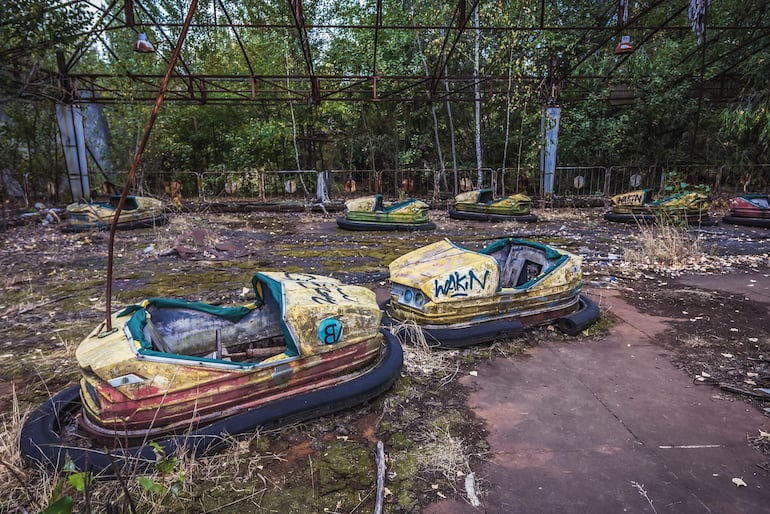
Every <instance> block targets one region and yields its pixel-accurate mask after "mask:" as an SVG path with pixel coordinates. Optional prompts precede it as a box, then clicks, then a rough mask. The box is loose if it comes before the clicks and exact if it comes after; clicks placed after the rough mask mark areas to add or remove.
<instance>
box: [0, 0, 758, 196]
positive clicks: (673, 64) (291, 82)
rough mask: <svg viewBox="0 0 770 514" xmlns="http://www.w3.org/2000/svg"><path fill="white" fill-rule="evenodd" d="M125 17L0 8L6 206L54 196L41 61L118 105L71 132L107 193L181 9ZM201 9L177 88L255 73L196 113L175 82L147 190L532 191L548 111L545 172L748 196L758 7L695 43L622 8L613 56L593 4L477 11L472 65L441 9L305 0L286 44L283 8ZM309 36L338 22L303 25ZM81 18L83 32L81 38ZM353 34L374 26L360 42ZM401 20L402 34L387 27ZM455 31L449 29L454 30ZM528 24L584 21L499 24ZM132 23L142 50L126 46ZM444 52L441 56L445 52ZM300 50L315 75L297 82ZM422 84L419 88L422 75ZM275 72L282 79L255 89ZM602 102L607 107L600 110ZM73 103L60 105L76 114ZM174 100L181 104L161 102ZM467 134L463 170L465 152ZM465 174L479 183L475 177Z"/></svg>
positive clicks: (450, 13) (48, 88) (54, 91)
mask: <svg viewBox="0 0 770 514" xmlns="http://www.w3.org/2000/svg"><path fill="white" fill-rule="evenodd" d="M127 5H130V4H127ZM133 5H134V10H133V11H134V12H133V16H134V17H135V20H132V21H131V23H129V20H128V16H129V14H130V13H131V10H130V9H122V8H121V6H122V4H119V5H115V6H111V7H112V8H113V10H112V11H110V12H108V13H105V14H104V15H103V16H102V14H101V13H100V14H99V16H101V18H99V19H96V18H92V16H93V15H94V8H93V7H92V6H91V5H89V2H85V1H81V0H76V1H74V2H64V3H59V4H56V5H52V4H51V3H50V2H47V1H44V0H12V1H8V2H4V3H3V4H2V5H1V6H0V19H2V20H8V22H7V23H2V24H0V40H2V41H3V46H2V48H1V49H0V56H1V57H2V59H0V63H1V64H0V78H2V80H0V105H2V110H1V111H0V133H1V135H2V137H0V157H1V158H2V162H3V163H4V167H5V168H6V169H5V170H4V171H3V173H4V174H5V175H7V176H5V177H4V179H3V180H4V182H5V184H4V186H5V191H6V192H7V193H8V194H10V195H11V196H14V197H23V196H24V195H25V194H26V192H25V191H24V190H23V189H24V188H25V187H27V188H28V189H29V195H31V197H32V198H31V199H32V200H33V201H34V200H35V199H45V200H50V201H62V200H66V199H67V196H68V195H67V188H66V185H64V184H62V180H63V179H64V178H65V163H64V159H63V156H62V151H61V149H60V148H59V145H58V143H57V138H58V127H57V125H56V122H55V115H54V110H53V102H52V99H57V100H62V99H66V98H67V95H68V94H69V93H70V90H69V89H67V87H66V84H67V82H66V80H61V81H59V80H58V79H57V80H55V81H54V80H49V77H51V76H52V77H56V76H57V75H56V73H58V72H60V71H61V70H59V64H60V63H64V65H65V66H66V72H67V73H69V74H75V75H77V74H104V76H105V77H108V78H105V79H103V80H104V81H103V82H100V83H99V85H100V86H103V87H104V89H103V90H101V93H100V94H102V95H108V94H115V92H119V95H118V97H117V99H116V101H113V102H108V103H107V104H105V105H104V106H103V107H102V108H99V109H93V110H89V111H88V112H87V114H86V118H87V119H88V120H89V123H92V124H93V125H98V129H97V130H91V129H94V128H95V127H94V126H89V135H88V137H89V139H90V141H89V143H90V147H89V150H90V151H91V152H92V153H93V159H92V160H91V162H90V163H89V169H91V170H93V173H92V176H91V181H92V185H93V186H94V187H98V186H99V185H100V184H101V183H102V182H103V181H104V180H106V179H107V178H109V179H110V180H112V181H113V182H116V183H121V182H122V181H123V180H124V177H125V172H126V171H127V170H128V169H129V167H130V164H131V162H132V160H133V157H134V152H135V149H136V144H137V140H138V139H139V137H140V135H141V133H142V131H143V127H144V125H145V122H146V120H147V117H148V114H149V111H150V104H151V101H152V100H154V98H153V97H152V95H149V98H148V95H147V93H146V92H145V93H140V91H141V90H142V84H139V83H138V82H137V81H135V80H132V77H137V76H143V75H150V76H152V75H155V76H160V75H162V73H163V71H164V67H165V63H166V62H167V56H168V54H169V53H170V50H171V45H172V44H173V42H174V38H175V33H174V31H175V30H176V29H169V28H168V26H165V25H164V24H166V23H171V24H176V25H175V26H178V24H179V23H180V22H181V20H182V19H183V18H184V14H185V7H186V5H185V4H184V3H174V2H168V1H161V0H145V1H142V2H136V3H134V4H133ZM206 5H209V6H211V5H213V4H206ZM216 5H217V6H216V7H210V8H203V7H200V8H199V10H198V12H196V18H195V21H196V23H195V25H194V27H193V28H192V30H191V31H190V34H189V35H188V37H187V39H186V41H185V46H184V48H183V51H182V58H183V61H184V63H183V64H180V66H181V67H182V68H184V70H183V71H182V72H181V75H189V74H190V73H193V74H201V75H207V74H208V75H211V76H216V75H227V76H231V77H234V78H237V77H255V76H256V77H271V79H270V80H267V79H266V80H260V79H256V80H255V81H254V82H253V83H252V84H251V85H250V91H248V92H245V93H244V92H243V91H241V92H240V94H241V95H242V96H241V99H242V101H241V102H240V103H238V104H229V105H228V104H223V103H221V102H218V101H215V100H217V98H216V95H215V94H214V93H212V92H210V91H209V90H208V88H211V87H213V84H206V83H205V82H204V80H203V79H202V78H201V79H198V78H191V79H190V82H189V84H187V83H186V84H183V85H181V84H175V85H174V87H175V93H174V94H172V95H169V97H170V100H169V101H168V102H167V103H166V104H165V105H164V106H163V112H162V114H161V118H160V121H159V123H158V124H157V125H156V127H155V129H154V132H153V134H152V137H151V140H150V142H149V145H148V147H147V151H146V154H145V155H144V159H143V167H142V170H140V180H139V182H140V183H142V184H143V185H144V186H145V187H146V188H147V190H148V192H151V193H154V194H158V195H160V194H161V191H162V183H163V182H164V181H169V180H174V181H178V182H180V183H181V184H182V190H183V192H184V194H185V196H193V195H194V194H195V193H196V192H197V191H200V192H201V193H203V194H207V195H218V194H222V193H223V192H224V191H225V190H228V189H230V190H232V188H233V186H234V185H236V184H234V183H231V182H230V181H228V179H227V174H226V173H225V172H226V171H228V170H230V171H241V172H243V173H242V176H241V177H239V178H238V181H239V182H240V183H239V184H237V185H239V186H240V188H241V192H242V193H244V194H249V195H251V196H254V195H255V193H256V191H257V190H258V187H257V184H256V182H255V181H256V179H255V176H256V175H255V172H256V171H257V170H273V171H274V170H291V169H297V168H300V169H308V170H330V169H333V170H345V172H346V173H348V174H349V176H350V177H351V178H358V179H360V183H362V182H363V176H356V172H367V173H368V172H372V175H371V177H369V178H368V179H367V180H375V181H380V180H384V182H383V183H385V184H387V183H388V181H390V184H391V185H392V184H396V183H400V180H401V174H402V173H403V171H404V170H410V171H409V173H411V175H410V176H413V177H414V178H415V181H416V182H417V183H419V184H420V185H421V187H423V188H424V189H426V190H427V189H432V188H433V176H432V174H433V170H438V171H439V173H440V174H441V176H440V177H437V178H438V179H439V180H437V182H438V184H439V185H441V186H442V189H444V190H446V189H451V188H446V187H445V186H444V184H446V183H447V179H448V177H449V181H450V182H451V176H449V174H448V173H445V172H446V171H447V170H449V171H452V170H455V169H460V170H461V171H462V170H465V171H468V172H469V173H470V171H469V170H475V169H476V167H477V165H480V166H482V167H483V168H484V169H490V170H491V169H495V170H499V169H502V170H507V173H506V175H505V178H503V177H502V176H499V177H497V179H498V180H506V181H507V184H506V190H507V191H511V190H517V189H530V190H533V191H536V190H537V176H536V171H535V170H536V169H537V168H538V163H539V152H540V149H541V146H542V145H541V143H542V136H541V133H540V124H541V114H542V108H543V106H545V105H547V104H548V103H549V102H550V103H553V102H558V103H559V105H561V106H562V113H563V114H562V122H561V127H560V136H559V150H558V157H559V164H561V165H576V166H595V165H602V166H611V165H615V166H617V165H621V166H627V167H633V168H636V169H639V170H644V169H648V168H650V167H657V168H676V167H677V165H679V164H690V165H694V166H695V167H693V168H690V169H692V170H693V171H694V172H695V173H694V174H695V175H697V177H694V178H696V180H697V181H698V182H700V181H703V180H705V179H707V178H708V179H714V176H715V175H717V174H721V177H720V180H721V183H722V184H725V183H729V184H732V185H734V186H737V185H739V184H744V185H745V186H746V187H747V188H749V189H750V190H759V189H761V188H762V187H764V186H765V185H766V184H767V177H766V173H763V172H762V168H761V166H762V165H763V164H764V163H766V162H767V161H768V151H769V149H768V141H770V131H769V130H768V122H767V107H768V98H770V86H769V85H768V82H767V80H766V76H765V74H764V71H763V70H765V68H766V65H765V63H766V62H767V60H768V57H769V56H770V50H768V48H767V47H766V46H763V45H762V44H761V41H760V40H759V39H756V35H755V34H754V33H753V32H752V31H751V30H748V29H746V28H745V27H763V26H767V25H768V16H770V14H769V13H768V12H767V10H766V9H758V8H756V2H751V1H744V0H724V1H720V2H711V3H710V5H709V9H708V25H710V26H711V25H713V26H718V27H720V29H719V30H718V31H716V30H715V31H708V32H707V42H706V44H704V45H700V46H699V45H698V42H697V36H696V35H695V34H694V33H693V32H692V31H689V30H679V29H680V28H681V27H687V26H690V20H688V18H687V10H686V9H681V6H679V5H678V4H674V3H670V2H662V3H657V4H655V5H654V6H649V9H647V8H645V9H644V10H641V11H640V12H636V13H632V17H633V16H635V15H639V16H640V18H639V20H638V21H635V22H634V23H639V24H640V25H643V26H645V27H649V28H650V29H649V30H653V28H654V32H653V33H652V34H649V35H647V36H644V37H642V34H643V32H640V33H639V34H634V36H639V37H634V41H633V43H634V45H635V51H634V52H633V53H632V54H629V55H622V56H619V55H616V54H615V53H614V48H615V45H616V44H617V38H618V37H619V35H618V34H615V33H614V32H615V27H616V26H617V9H616V7H617V6H616V5H614V4H613V3H612V2H607V1H605V2H583V3H581V4H579V5H571V4H569V3H563V2H562V3H560V4H558V5H556V4H553V5H550V4H543V3H538V2H531V1H528V0H517V1H510V2H495V3H483V2H482V3H480V4H479V12H478V15H479V23H480V25H481V26H482V27H484V30H483V31H482V35H481V36H480V38H479V45H480V52H479V53H480V55H481V56H482V57H481V62H475V60H474V58H473V57H472V56H473V54H474V51H473V46H474V44H475V32H474V30H473V26H474V22H473V21H472V19H471V15H472V14H475V13H472V12H467V13H466V12H464V11H463V12H462V13H461V12H460V11H458V10H457V9H459V8H458V4H457V3H453V2H438V3H436V2H415V1H411V2H410V1H407V2H394V3H389V4H386V5H384V6H382V9H381V11H379V12H378V11H377V10H376V5H375V4H372V3H367V2H358V1H352V0H348V1H340V2H313V3H312V5H306V6H305V9H304V11H303V12H302V19H303V21H304V22H305V23H306V27H308V29H307V35H306V36H307V39H306V40H304V41H302V42H300V41H298V39H297V36H296V31H295V30H291V23H289V24H288V25H286V20H292V19H293V18H292V14H291V13H290V12H289V11H288V10H287V9H288V8H289V5H284V4H275V5H266V4H265V3H264V2H255V1H247V2H232V1H229V0H226V1H222V2H217V3H216ZM459 5H462V6H465V4H464V3H463V4H459ZM468 8H469V9H470V7H468ZM634 8H636V7H635V6H634V7H632V10H633V9H634ZM639 9H641V7H639ZM376 20H380V21H379V22H377V21H376ZM460 21H462V23H460ZM156 22H157V23H156ZM102 23H107V24H108V25H109V27H107V30H104V28H105V27H103V26H102V25H101V24H102ZM228 24H232V25H235V26H237V28H236V29H234V28H233V27H232V26H228ZM329 24H332V25H337V26H339V27H347V28H344V29H343V28H338V29H320V28H313V27H318V26H322V25H329ZM91 25H93V26H94V33H95V32H97V31H98V32H99V33H100V34H102V37H101V39H99V38H97V37H95V36H94V34H83V30H82V28H83V27H90V26H91ZM361 25H363V26H366V27H371V26H376V25H379V26H380V30H379V35H380V37H376V36H375V34H377V33H376V32H373V31H372V30H371V29H369V28H367V29H363V28H361ZM382 25H384V26H386V27H388V28H382ZM413 25H414V26H417V27H419V28H418V29H415V30H407V29H406V28H407V27H411V26H413ZM441 25H443V26H445V27H447V29H442V28H439V27H440V26H441ZM461 26H464V27H465V30H464V31H459V30H457V33H455V31H456V29H457V28H458V27H461ZM541 26H546V27H593V28H592V29H590V30H585V31H583V30H581V31H580V32H576V31H575V30H571V29H565V30H522V31H511V30H509V27H532V28H537V27H541ZM252 27H267V28H263V29H256V28H252ZM353 27H356V28H355V29H354V28H353ZM396 27H403V28H396ZM671 27H677V30H669V29H670V28H671ZM141 30H144V31H146V32H147V34H148V36H149V38H150V39H151V40H152V41H154V44H155V45H156V47H157V54H139V53H137V52H133V51H132V47H133V42H134V41H135V40H136V32H137V31H141ZM653 34H654V37H653ZM455 36H457V40H456V41H454V38H455ZM450 40H451V41H453V42H455V43H456V46H454V45H447V41H450ZM372 41H376V43H377V44H375V45H374V47H373V46H372ZM303 44H306V45H307V46H306V47H303ZM449 46H453V52H451V54H450V52H449V49H448V47H449ZM373 50H374V51H376V53H377V55H374V54H373V53H372V52H373ZM57 52H59V53H58V55H57ZM161 55H162V56H163V58H161V57H160V56H161ZM310 56H312V59H311V61H310V62H312V67H313V68H314V72H315V73H316V81H315V82H314V81H313V80H311V79H310V78H301V77H302V76H303V74H306V73H308V68H307V67H308V66H309V65H310V64H309V62H308V61H307V59H310ZM372 63H376V64H377V69H372ZM444 65H446V67H445V69H444ZM476 69H478V70H479V71H480V73H481V76H482V82H483V87H482V88H480V90H479V92H478V97H479V99H480V110H479V111H480V112H479V114H480V120H479V121H480V122H479V124H478V127H479V128H478V130H477V128H476V123H475V105H474V102H472V101H468V100H471V99H472V98H473V97H471V96H470V95H469V94H468V93H469V91H470V90H471V89H472V88H471V86H470V84H469V83H467V82H464V81H463V79H462V78H463V77H469V76H472V75H473V73H474V70H476ZM191 70H192V71H191ZM49 72H51V73H53V75H50V76H49V75H47V73H49ZM426 73H427V74H435V76H434V77H433V78H432V79H431V80H423V77H424V76H425V75H426ZM444 73H445V74H446V77H447V78H446V80H441V78H442V74H444ZM319 76H323V77H324V78H323V79H318V78H317V77H319ZM372 76H373V77H372ZM275 77H286V79H285V80H284V79H280V80H278V82H279V83H277V84H275V83H274V80H275V79H274V78H275ZM326 77H329V78H326ZM332 77H342V82H343V83H344V84H345V86H344V87H343V88H342V91H337V92H336V93H335V92H334V91H335V88H336V87H337V84H336V79H334V78H332ZM362 77H372V80H362ZM396 77H399V79H397V78H396ZM410 77H411V78H412V79H414V80H419V82H414V80H411V81H410V80H409V79H408V78H410ZM378 80H379V82H377V81H378ZM399 80H405V81H406V82H399ZM57 84H61V86H62V87H57ZM545 84H547V86H546V87H543V85H545ZM81 86H82V85H81ZM231 87H232V88H233V89H236V88H237V87H239V86H237V85H235V84H233V85H232V86H231ZM82 88H83V89H84V90H87V89H88V87H87V86H82ZM271 88H275V92H273V90H272V89H271ZM96 89H97V90H99V88H98V87H97V88H96ZM150 89H152V88H150ZM354 89H355V91H356V93H355V94H354V95H350V96H349V97H347V96H345V93H346V91H347V90H354ZM717 89H719V91H721V92H724V93H725V94H726V95H727V98H726V100H727V101H725V102H721V101H719V102H712V101H707V98H705V97H704V95H707V94H711V93H712V92H715V91H716V90H717ZM375 91H376V92H375ZM447 91H450V93H449V94H447ZM618 91H623V92H626V93H627V96H626V97H624V98H622V99H618V98H617V96H616V94H617V92H618ZM439 93H441V95H439ZM335 94H337V95H338V96H335ZM444 94H445V96H442V95H444ZM82 95H83V96H84V97H83V98H79V99H78V100H82V101H83V102H84V104H85V102H86V101H87V100H88V98H87V97H86V96H87V95H86V93H85V92H84V93H82ZM186 95H190V97H189V98H187V100H193V101H189V102H174V100H176V99H179V98H186ZM330 98H331V99H330ZM374 99H382V100H388V101H381V102H374V101H370V100H374ZM429 99H433V100H434V101H432V102H430V101H427V100H429ZM361 100H364V101H361ZM392 100H401V101H392ZM672 111H674V112H672ZM431 129H432V130H431ZM94 137H96V139H93V138H94ZM476 141H478V142H479V143H480V148H479V149H478V150H479V155H480V156H481V163H477V161H476V160H475V159H474V158H473V156H475V155H476V146H477V145H476ZM97 163H98V164H97ZM100 169H101V170H102V171H99V170H100ZM383 170H384V171H386V173H384V174H381V175H378V176H376V177H375V173H379V172H383ZM720 170H721V171H720ZM471 175H472V173H471ZM397 177H398V178H397ZM346 178H347V177H346ZM483 180H484V181H486V182H487V184H486V185H489V181H490V180H491V177H490V176H489V174H488V173H487V174H486V175H485V177H484V179H483ZM282 182H283V181H281V184H278V186H279V187H280V186H281V185H282ZM474 182H475V180H474ZM136 185H137V186H138V185H139V184H136ZM450 185H451V184H450ZM298 186H299V184H298ZM308 187H310V188H311V189H312V187H311V186H310V185H309V186H308ZM396 187H398V186H397V185H395V186H393V187H392V188H390V190H392V191H395V190H396ZM49 188H51V189H53V190H54V191H53V193H54V194H53V195H49V194H48V191H49Z"/></svg>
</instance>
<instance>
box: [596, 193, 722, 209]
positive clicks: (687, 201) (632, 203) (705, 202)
mask: <svg viewBox="0 0 770 514" xmlns="http://www.w3.org/2000/svg"><path fill="white" fill-rule="evenodd" d="M611 200H612V212H613V213H615V214H669V215H694V214H702V213H706V212H707V210H708V207H709V199H708V196H707V195H706V194H704V193H701V192H698V191H693V192H688V193H680V194H676V195H672V196H669V197H666V198H662V199H660V200H653V191H652V189H639V190H636V191H630V192H628V193H623V194H619V195H615V196H613V197H612V199H611Z"/></svg>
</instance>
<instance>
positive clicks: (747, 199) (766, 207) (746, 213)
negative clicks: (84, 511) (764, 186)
mask: <svg viewBox="0 0 770 514" xmlns="http://www.w3.org/2000/svg"><path fill="white" fill-rule="evenodd" d="M729 203H730V214H732V215H733V216H740V217H746V218H770V195H742V196H738V197H735V198H730V200H729Z"/></svg>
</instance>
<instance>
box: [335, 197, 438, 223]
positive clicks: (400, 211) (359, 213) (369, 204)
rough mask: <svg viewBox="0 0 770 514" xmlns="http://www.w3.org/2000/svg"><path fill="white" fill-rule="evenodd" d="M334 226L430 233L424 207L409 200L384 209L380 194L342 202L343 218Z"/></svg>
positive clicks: (424, 205) (420, 202)
mask: <svg viewBox="0 0 770 514" xmlns="http://www.w3.org/2000/svg"><path fill="white" fill-rule="evenodd" d="M337 225H339V227H340V228H344V229H347V230H433V229H434V228H436V224H435V223H433V222H432V221H430V217H429V214H428V204H426V203H425V202H422V201H420V200H417V199H414V198H412V199H410V200H406V201H403V202H398V203H395V204H392V205H389V206H385V205H384V202H383V199H382V195H372V196H365V197H362V198H354V199H352V200H348V201H347V202H345V213H344V216H342V217H339V218H337Z"/></svg>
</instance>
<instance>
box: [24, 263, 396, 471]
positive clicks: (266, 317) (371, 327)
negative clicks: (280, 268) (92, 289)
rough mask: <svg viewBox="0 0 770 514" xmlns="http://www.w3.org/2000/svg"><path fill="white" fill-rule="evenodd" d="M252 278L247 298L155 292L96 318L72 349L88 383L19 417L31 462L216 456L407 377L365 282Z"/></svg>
mask: <svg viewBox="0 0 770 514" xmlns="http://www.w3.org/2000/svg"><path fill="white" fill-rule="evenodd" d="M253 284H254V289H255V292H256V298H257V301H256V302H255V303H253V304H249V305H245V306H234V307H220V306H214V305H211V304H205V303H191V302H185V301H182V300H177V299H168V298H166V299H163V298H152V299H149V300H146V301H144V302H143V303H141V304H138V305H133V306H130V307H129V308H127V309H124V310H123V311H122V312H119V313H117V314H115V315H113V316H112V318H111V322H112V326H113V327H114V328H113V329H112V330H106V327H105V323H104V322H103V323H102V324H101V325H99V326H98V327H97V328H96V329H95V330H94V331H93V332H92V333H91V334H90V335H89V336H88V337H86V338H85V339H84V340H83V341H82V342H81V343H80V346H79V347H78V349H77V351H76V357H77V360H78V363H79V365H80V368H81V371H82V378H81V380H80V384H78V385H74V386H72V387H70V388H68V389H65V390H64V391H62V392H61V393H59V394H57V395H56V396H54V397H53V398H52V399H50V400H48V401H46V402H45V403H44V404H42V405H41V406H40V407H39V408H38V409H37V410H35V411H34V412H33V413H32V414H31V415H30V416H29V418H28V419H27V421H26V423H25V424H24V427H23V429H22V433H21V441H20V444H21V451H22V455H23V456H24V458H25V460H26V461H27V462H28V463H30V464H34V465H41V466H47V467H52V468H58V467H61V466H63V465H64V463H65V459H66V456H69V458H70V459H71V460H72V461H73V462H74V463H75V465H76V466H77V467H78V469H81V470H82V469H90V470H95V471H101V472H104V473H105V474H109V473H110V472H111V470H112V471H115V472H117V471H119V470H122V469H124V468H125V467H126V466H129V465H142V464H145V465H146V464H148V463H152V462H154V461H155V457H154V455H155V453H154V449H153V446H154V445H160V448H162V449H163V451H164V452H165V454H166V455H171V454H172V453H174V452H175V451H176V450H177V449H178V448H182V447H186V448H187V449H189V450H190V451H191V452H192V453H194V454H206V453H211V452H213V451H215V450H217V449H219V448H221V443H222V441H223V438H224V437H225V436H227V435H228V434H229V435H236V434H243V433H247V432H250V431H253V430H254V429H255V428H256V427H276V426H281V425H285V424H287V423H295V422H298V421H302V420H305V419H309V418H312V417H317V416H321V415H325V414H328V413H330V412H334V411H337V410H340V409H344V408H348V407H351V406H353V405H357V404H359V403H362V402H365V401H367V400H369V399H372V398H374V397H375V396H377V395H379V394H381V393H382V392H384V391H385V390H387V389H388V388H390V386H391V385H392V384H393V382H394V381H395V380H396V378H397V377H398V376H399V372H400V370H401V365H402V360H403V353H402V349H401V346H400V344H399V342H398V340H397V339H396V338H395V337H393V336H392V335H391V334H390V333H389V332H388V331H386V330H381V329H380V321H381V311H380V309H379V306H378V305H377V302H376V299H375V294H374V292H372V291H371V290H369V289H366V288H364V287H360V286H348V285H343V284H341V283H340V282H339V281H337V280H335V279H331V278H327V277H322V276H318V275H307V274H293V273H280V272H270V273H257V274H256V275H255V276H254V279H253ZM73 439H77V440H79V441H80V442H78V443H74V442H73ZM83 441H85V443H83ZM150 442H153V444H149V443H150ZM116 467H117V469H116Z"/></svg>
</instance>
